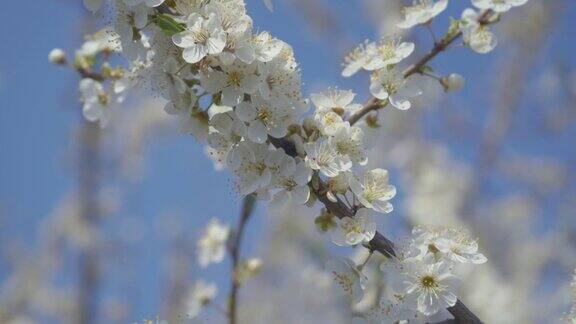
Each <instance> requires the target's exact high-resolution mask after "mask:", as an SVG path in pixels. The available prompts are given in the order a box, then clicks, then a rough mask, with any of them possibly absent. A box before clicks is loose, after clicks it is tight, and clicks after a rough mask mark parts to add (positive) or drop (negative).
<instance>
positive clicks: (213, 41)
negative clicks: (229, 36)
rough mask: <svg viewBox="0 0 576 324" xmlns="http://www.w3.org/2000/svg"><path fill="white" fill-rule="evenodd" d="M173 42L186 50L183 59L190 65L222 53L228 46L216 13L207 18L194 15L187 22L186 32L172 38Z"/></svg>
mask: <svg viewBox="0 0 576 324" xmlns="http://www.w3.org/2000/svg"><path fill="white" fill-rule="evenodd" d="M172 41H173V42H174V44H175V45H176V46H178V47H181V48H183V49H184V51H183V52H182V57H183V58H184V60H185V61H186V62H188V63H197V62H199V61H200V60H202V59H203V58H204V57H206V55H208V54H218V53H221V52H222V50H223V49H224V47H225V46H226V33H225V32H224V31H223V30H222V27H221V26H220V24H219V23H218V19H217V17H216V15H215V14H214V13H211V14H210V15H208V16H207V17H206V18H205V17H203V16H201V15H200V14H198V13H192V14H191V15H190V16H188V18H187V20H186V30H185V31H183V32H180V33H178V34H175V35H174V36H172Z"/></svg>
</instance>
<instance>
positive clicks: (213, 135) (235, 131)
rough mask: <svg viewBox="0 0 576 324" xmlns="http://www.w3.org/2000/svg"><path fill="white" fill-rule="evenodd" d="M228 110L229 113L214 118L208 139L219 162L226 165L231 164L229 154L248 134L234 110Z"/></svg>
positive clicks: (216, 115) (222, 113)
mask: <svg viewBox="0 0 576 324" xmlns="http://www.w3.org/2000/svg"><path fill="white" fill-rule="evenodd" d="M213 107H214V105H213ZM228 109H229V110H228V111H227V112H221V113H218V114H215V115H214V116H212V118H211V119H210V130H209V134H208V138H207V140H208V144H209V145H210V147H211V148H212V149H214V150H215V152H216V153H215V154H216V155H217V160H218V161H219V162H220V163H223V164H225V165H228V164H229V163H228V162H227V161H228V153H229V152H230V150H231V149H232V148H233V147H235V146H236V145H237V144H238V143H240V142H241V141H242V138H243V137H244V136H245V134H246V132H247V131H246V125H244V123H243V122H242V121H240V120H239V119H238V118H237V117H236V114H234V113H233V112H232V108H230V107H228Z"/></svg>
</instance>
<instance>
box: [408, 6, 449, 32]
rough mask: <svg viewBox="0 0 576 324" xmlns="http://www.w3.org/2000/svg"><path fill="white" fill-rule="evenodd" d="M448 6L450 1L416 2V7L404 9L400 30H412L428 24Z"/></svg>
mask: <svg viewBox="0 0 576 324" xmlns="http://www.w3.org/2000/svg"><path fill="white" fill-rule="evenodd" d="M447 6H448V0H438V1H437V2H434V1H433V0H415V1H414V5H412V6H408V7H404V9H403V12H404V20H403V21H401V22H400V23H398V25H397V26H398V27H399V28H412V27H414V26H416V25H419V24H425V23H428V22H429V21H430V20H431V19H432V18H434V17H436V16H437V15H439V14H440V13H442V11H444V10H445V9H446V7H447Z"/></svg>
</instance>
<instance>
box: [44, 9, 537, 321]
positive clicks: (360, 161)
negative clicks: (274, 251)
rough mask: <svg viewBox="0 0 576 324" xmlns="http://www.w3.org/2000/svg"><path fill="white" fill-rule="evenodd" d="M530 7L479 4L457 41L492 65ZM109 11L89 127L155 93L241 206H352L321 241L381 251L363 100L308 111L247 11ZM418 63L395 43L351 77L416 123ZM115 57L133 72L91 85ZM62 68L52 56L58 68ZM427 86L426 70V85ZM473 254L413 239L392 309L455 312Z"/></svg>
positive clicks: (347, 279) (336, 101) (385, 196)
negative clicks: (500, 27)
mask: <svg viewBox="0 0 576 324" xmlns="http://www.w3.org/2000/svg"><path fill="white" fill-rule="evenodd" d="M524 2H526V0H498V1H496V0H473V1H472V4H473V5H474V6H475V7H477V8H479V9H481V11H480V12H476V11H475V10H474V9H466V10H465V11H464V12H463V13H462V17H461V19H460V20H454V21H453V22H452V23H451V25H450V28H449V31H448V34H447V35H448V36H450V37H454V36H455V35H459V34H460V33H461V34H462V35H463V40H464V43H465V44H466V45H467V46H469V47H470V48H471V49H473V50H474V51H476V52H479V53H487V52H489V51H490V50H492V49H493V48H494V47H495V45H496V37H495V36H494V34H492V33H491V32H490V31H489V30H488V25H489V24H491V23H493V22H495V21H496V20H497V19H498V17H499V15H501V14H502V13H504V12H506V11H507V10H509V9H510V8H511V7H513V6H518V5H521V4H523V3H524ZM84 3H85V4H86V6H87V7H88V9H90V10H92V11H97V10H98V9H99V8H100V7H101V5H102V1H101V0H84ZM268 4H269V3H268ZM110 5H112V6H113V7H114V9H115V10H114V13H115V24H114V29H113V30H106V31H104V32H101V34H100V36H99V37H98V38H97V40H96V39H92V40H89V41H88V42H87V43H86V44H85V46H84V47H85V48H84V47H83V48H84V50H81V52H80V53H78V54H77V59H76V62H75V65H76V66H77V68H78V69H79V70H80V71H81V72H84V74H85V75H86V78H85V79H83V80H82V81H81V83H80V90H81V100H82V102H83V103H84V114H85V116H86V118H87V119H88V120H91V121H99V122H100V124H101V125H102V126H105V125H106V124H107V122H108V120H109V118H110V114H111V112H112V111H113V108H112V105H113V104H118V103H121V102H122V101H123V99H124V95H125V92H126V91H127V90H128V89H129V88H136V87H144V86H148V87H150V88H151V89H153V90H154V91H155V92H157V93H158V94H159V95H160V96H162V97H163V98H164V99H166V101H167V103H166V105H165V111H166V112H167V113H168V114H171V115H174V116H176V117H177V118H178V120H179V123H180V128H181V130H182V131H183V132H185V133H189V134H192V135H194V137H195V138H196V139H197V140H198V141H200V142H203V143H204V142H205V143H206V144H207V145H208V151H209V152H210V155H211V156H212V157H213V159H214V160H215V161H216V162H217V163H218V164H219V165H221V166H223V167H225V168H227V169H229V170H230V171H231V172H232V173H233V174H234V175H235V178H236V184H237V191H238V193H239V194H240V195H242V196H247V195H255V196H256V197H257V198H258V199H260V200H266V201H270V202H271V206H273V207H278V208H283V207H286V206H289V205H290V204H300V205H302V204H309V205H312V204H313V203H314V201H315V199H317V198H320V199H323V198H326V199H327V200H329V201H331V202H334V203H342V204H344V202H346V203H347V207H349V208H350V209H351V210H353V211H354V215H352V216H349V217H343V216H342V215H339V217H341V218H337V217H334V215H331V213H330V212H329V211H324V213H323V214H322V215H321V216H320V217H319V218H318V219H317V222H316V223H317V224H318V225H319V226H320V227H321V228H322V229H324V230H328V229H330V228H331V227H332V224H334V225H335V227H336V228H335V229H334V230H333V232H332V240H333V242H334V243H335V244H337V245H349V246H357V245H362V244H367V243H369V242H370V241H371V240H373V239H374V237H375V236H376V221H375V220H374V219H373V216H372V215H373V214H374V213H383V214H386V213H390V212H392V210H393V206H392V204H391V203H390V200H391V199H393V198H394V196H395V195H396V188H395V187H394V186H393V185H391V184H389V173H388V171H387V170H385V169H381V168H376V169H372V170H366V169H365V168H364V167H365V166H366V164H367V162H368V148H367V147H366V143H365V141H364V131H363V129H362V127H360V126H358V125H355V121H356V120H355V119H354V118H352V117H353V116H355V115H356V114H357V113H359V112H360V111H361V110H363V109H364V108H365V107H364V106H363V105H361V104H358V103H355V98H356V95H355V93H354V92H352V91H350V90H340V89H336V88H329V89H327V90H326V91H324V92H320V93H315V94H312V95H310V97H309V99H308V98H306V97H305V96H304V95H303V94H302V89H301V87H302V81H301V74H300V70H299V66H298V62H297V60H296V58H295V55H294V52H293V50H292V47H291V46H290V45H289V44H287V43H285V42H284V41H282V40H279V39H277V38H275V37H274V36H272V35H271V34H270V33H268V32H265V31H263V32H256V31H255V29H254V26H253V22H252V19H251V18H250V16H249V15H248V14H247V12H246V8H245V3H244V1H243V0H211V1H208V0H170V1H164V0H112V1H110ZM447 5H448V0H439V1H436V2H435V1H432V0H419V1H416V2H415V3H414V5H413V6H410V7H406V8H405V9H404V20H403V21H402V22H401V23H400V24H399V25H398V27H399V28H411V27H414V26H419V25H430V24H431V22H432V20H433V19H434V17H436V16H437V15H439V14H440V13H442V12H443V11H444V10H445V9H446V7H447ZM442 41H445V40H444V39H443V40H441V42H442ZM414 50H415V44H414V43H412V42H407V41H403V40H402V39H401V38H400V37H399V36H396V35H391V36H389V37H385V38H384V39H382V40H380V41H377V42H365V43H364V44H362V45H360V46H358V47H357V48H356V49H355V50H354V51H353V52H352V53H350V54H349V55H348V56H347V57H346V58H345V62H344V70H343V71H342V75H343V76H344V77H349V76H352V75H353V74H355V73H357V72H359V71H360V70H366V71H369V72H370V73H371V76H370V87H369V91H370V93H371V94H372V96H373V99H372V100H374V101H375V102H376V103H377V104H378V105H379V106H381V107H383V106H386V105H388V104H390V105H391V106H393V107H395V108H397V109H400V110H407V109H410V108H411V107H412V106H413V100H412V99H413V98H414V97H416V96H418V95H420V94H421V92H422V91H421V90H419V89H418V88H417V87H416V86H415V82H414V80H413V78H411V77H410V75H406V74H405V73H404V72H403V71H402V70H401V69H400V67H399V66H400V65H401V64H402V63H404V61H405V60H406V59H407V58H408V57H409V56H411V54H412V53H413V52H414ZM116 52H121V53H122V54H123V55H124V56H125V57H126V58H127V59H129V60H130V66H129V68H126V69H121V68H113V67H111V66H110V65H109V64H108V63H103V64H102V65H101V66H100V70H101V71H102V74H101V77H100V78H94V77H90V75H91V74H90V71H92V70H93V68H94V67H95V64H96V63H95V62H96V60H95V57H96V56H97V55H98V54H101V55H102V56H103V57H104V58H106V57H107V56H108V55H109V54H110V53H116ZM57 54H58V53H54V55H51V56H52V57H54V58H53V61H55V62H56V61H58V60H57V59H58V58H57V57H56V56H58V55H57ZM60 61H61V60H60ZM425 72H426V71H425V69H424V67H423V68H422V69H420V70H418V71H416V73H420V74H424V73H425ZM438 79H439V81H440V82H441V83H442V85H443V86H444V87H445V88H446V89H456V88H459V87H461V86H462V85H463V79H462V78H461V77H459V76H458V75H454V74H453V75H450V76H447V77H444V78H438ZM310 104H312V106H313V108H314V109H313V110H312V111H311V112H310V113H309V106H310ZM324 196H325V197H324ZM228 238H229V228H227V227H226V226H222V225H220V224H219V223H218V222H216V221H214V222H212V223H211V224H210V225H209V227H208V229H207V231H206V234H205V236H204V237H203V238H202V239H201V240H200V241H199V245H198V247H199V249H200V254H199V261H200V265H201V266H207V265H208V264H210V263H217V262H220V261H221V260H222V259H223V257H224V254H225V247H226V242H227V240H228ZM477 249H478V246H477V244H476V243H475V241H472V240H469V239H468V238H467V235H466V234H464V232H463V231H462V230H458V231H456V230H434V231H430V230H422V229H416V230H414V232H413V237H412V238H411V239H410V240H409V242H408V243H407V244H406V248H405V250H402V251H399V252H398V256H397V257H396V258H395V259H394V260H393V262H391V263H390V264H389V265H388V266H386V271H387V272H393V273H394V275H392V278H394V280H397V281H398V282H399V283H401V284H402V285H404V287H401V288H399V290H398V293H397V294H395V296H400V297H398V298H399V299H398V300H396V301H393V303H392V305H393V306H394V309H397V308H398V307H400V306H398V305H401V308H403V309H407V310H412V311H417V312H418V314H421V315H424V316H428V315H431V314H434V313H436V312H437V311H438V310H439V309H440V308H442V307H449V306H453V305H454V304H455V303H456V294H455V285H454V281H455V280H454V279H455V276H454V275H453V273H452V271H453V268H454V265H455V264H458V263H475V264H478V263H483V262H485V261H486V259H485V258H484V256H483V255H481V254H479V253H478V252H477ZM344 265H347V267H344V269H351V271H347V272H346V273H347V274H346V275H340V274H341V273H342V271H340V270H337V271H334V272H333V274H334V276H335V279H336V281H339V282H340V283H341V286H343V287H345V290H346V291H348V292H351V293H352V295H355V290H354V289H355V288H354V287H355V285H356V284H355V282H356V279H359V282H363V280H360V279H362V277H363V275H362V273H361V267H357V266H355V265H353V264H351V263H350V262H344ZM341 266H342V264H340V268H342V267H341ZM352 279H354V280H352ZM199 285H200V286H199V287H200V288H199V289H197V290H198V291H200V292H199V293H198V296H199V297H198V296H196V297H195V298H192V300H194V301H195V304H194V305H196V306H197V305H198V304H204V303H206V302H207V300H210V298H212V297H213V295H215V289H212V287H211V286H210V285H206V284H199ZM360 286H362V285H360ZM196 308H197V307H196Z"/></svg>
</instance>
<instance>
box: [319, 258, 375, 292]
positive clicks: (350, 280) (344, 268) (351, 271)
mask: <svg viewBox="0 0 576 324" xmlns="http://www.w3.org/2000/svg"><path fill="white" fill-rule="evenodd" d="M326 270H327V271H328V272H329V274H330V277H331V278H332V282H333V284H334V285H335V286H336V288H337V289H342V290H344V293H345V294H346V295H347V296H348V297H349V298H350V299H351V300H352V301H353V302H358V301H360V300H361V299H362V296H363V294H364V293H363V290H364V287H365V285H366V282H367V281H368V278H366V276H365V275H364V274H363V273H362V271H360V270H359V269H358V267H357V266H356V264H355V263H354V261H352V260H350V259H348V258H345V259H334V260H330V261H328V263H327V264H326Z"/></svg>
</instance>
